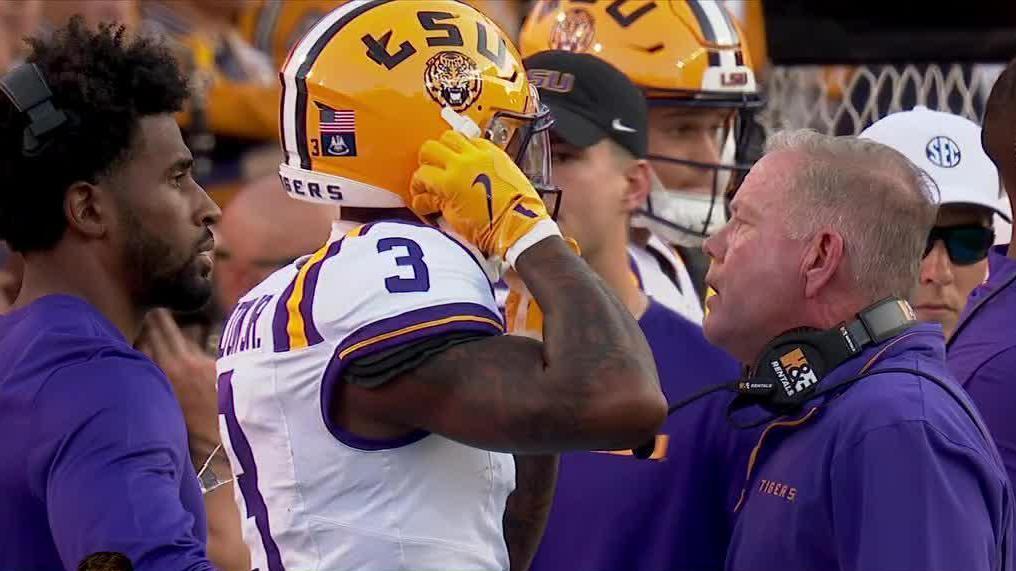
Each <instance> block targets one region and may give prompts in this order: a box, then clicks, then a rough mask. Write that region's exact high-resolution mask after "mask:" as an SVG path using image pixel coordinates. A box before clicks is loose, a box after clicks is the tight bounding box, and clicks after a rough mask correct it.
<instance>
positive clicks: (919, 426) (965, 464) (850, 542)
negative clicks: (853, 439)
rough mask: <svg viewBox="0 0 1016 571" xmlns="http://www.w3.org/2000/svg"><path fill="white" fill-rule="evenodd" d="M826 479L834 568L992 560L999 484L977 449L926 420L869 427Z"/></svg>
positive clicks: (926, 569) (932, 567)
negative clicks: (836, 564)
mask: <svg viewBox="0 0 1016 571" xmlns="http://www.w3.org/2000/svg"><path fill="white" fill-rule="evenodd" d="M831 479H832V481H831V482H830V489H831V490H832V491H833V497H832V498H831V499H830V501H831V504H832V513H833V518H832V519H833V532H834V537H835V541H836V547H835V548H836V551H837V553H838V559H839V561H840V562H841V563H842V564H841V567H840V569H842V570H844V571H852V570H857V571H867V570H871V569H921V570H922V571H956V570H957V569H995V568H997V564H998V561H997V557H998V556H997V553H996V547H995V545H996V537H1001V532H999V535H996V527H1000V526H1001V525H1002V524H1001V523H1000V521H1001V519H1002V516H1001V514H1000V513H997V512H998V506H1001V505H1002V504H1003V498H1002V494H1003V493H1004V490H1003V489H1002V487H1001V484H1000V482H999V481H998V478H997V476H993V471H992V470H991V469H989V468H988V466H987V461H986V460H984V459H983V458H982V456H981V455H980V453H979V452H977V451H975V450H972V449H971V448H969V447H967V446H965V445H963V444H957V443H954V442H952V441H951V440H950V439H948V438H947V437H946V436H944V435H943V434H942V433H940V432H939V431H938V430H936V429H935V428H933V427H931V426H929V425H928V424H926V423H925V422H923V421H908V422H901V423H897V424H892V425H889V426H884V427H882V428H876V429H874V430H871V431H870V432H868V433H867V434H865V436H864V437H863V438H862V439H861V441H859V442H857V443H856V444H854V445H852V446H851V447H849V448H848V449H846V450H845V451H843V452H841V453H839V454H838V455H837V456H836V458H835V459H834V460H833V467H832V473H831Z"/></svg>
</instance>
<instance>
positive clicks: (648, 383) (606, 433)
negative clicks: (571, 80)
mask: <svg viewBox="0 0 1016 571" xmlns="http://www.w3.org/2000/svg"><path fill="white" fill-rule="evenodd" d="M517 267H518V270H519V273H520V274H521V275H522V277H523V279H524V280H525V281H526V284H527V285H528V287H529V288H530V291H531V292H532V293H533V295H534V297H535V298H536V300H537V302H538V303H539V304H540V306H541V307H542V308H543V311H544V320H545V321H544V341H543V342H542V343H540V342H538V341H534V340H532V339H528V338H524V337H515V336H510V335H508V336H497V337H487V338H484V339H480V340H476V341H471V342H468V343H463V344H461V345H457V346H454V347H451V348H448V349H446V350H444V351H442V352H441V353H440V354H437V355H434V356H431V357H429V358H428V359H427V360H426V361H425V362H423V363H422V364H420V365H419V366H417V367H416V368H415V369H413V370H411V371H409V372H407V373H405V374H404V375H402V376H400V377H398V378H397V379H395V380H394V381H393V382H390V383H387V384H385V385H384V386H382V387H379V388H377V389H371V390H367V389H358V388H356V387H352V386H347V388H346V391H347V393H346V397H345V398H344V399H343V400H342V401H340V402H344V403H346V405H347V406H349V407H351V408H355V409H356V410H357V411H359V413H364V414H367V415H368V416H370V418H372V419H374V420H381V421H386V422H389V423H393V424H398V425H399V426H403V427H407V428H408V427H419V428H423V429H426V430H429V431H431V432H436V433H439V434H443V435H445V436H447V437H449V438H453V439H456V440H459V441H461V442H464V443H466V444H469V445H472V446H476V447H480V448H486V449H490V450H503V451H507V452H523V453H554V452H563V451H569V450H590V449H600V450H602V449H618V448H630V447H632V446H637V445H639V444H641V443H642V442H644V441H645V440H647V439H648V438H650V437H652V435H653V433H654V431H655V430H656V428H658V427H659V425H660V423H662V422H663V418H664V415H665V412H666V401H665V399H664V397H663V394H662V393H661V392H660V387H659V381H658V379H657V377H656V368H655V366H654V362H653V357H652V354H651V353H650V351H649V347H648V345H647V343H646V340H645V338H644V337H643V336H642V332H641V330H640V329H639V327H638V324H637V323H636V322H635V320H634V319H632V317H631V315H630V314H629V312H628V310H627V309H626V308H625V307H624V306H623V305H622V304H621V303H620V302H619V301H617V299H616V298H614V296H613V295H612V294H611V293H609V292H608V291H607V288H606V286H605V285H604V284H603V282H602V281H600V279H599V277H597V276H596V275H595V274H594V273H593V272H592V270H590V269H589V266H587V265H586V263H585V262H583V261H582V259H581V258H578V257H577V256H575V255H574V254H573V253H572V252H571V250H570V249H568V246H566V245H565V243H564V241H563V240H561V239H559V238H549V239H547V240H544V241H543V242H540V243H539V244H537V245H536V246H533V247H532V248H530V249H529V250H527V251H526V252H525V253H524V254H523V255H522V256H520V259H519V261H518V264H517ZM354 401H355V402H354ZM340 416H341V415H340Z"/></svg>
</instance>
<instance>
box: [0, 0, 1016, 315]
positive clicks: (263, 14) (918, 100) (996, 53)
mask: <svg viewBox="0 0 1016 571" xmlns="http://www.w3.org/2000/svg"><path fill="white" fill-rule="evenodd" d="M343 1H344V0H214V1H208V0H52V1H47V0H0V70H5V69H9V68H10V67H11V66H13V65H15V64H16V63H17V62H19V61H20V59H21V58H22V56H23V54H24V53H25V49H26V44H25V42H24V41H23V38H25V37H27V36H40V35H42V36H45V34H47V32H48V31H50V30H53V29H55V28H57V27H59V26H60V25H62V24H63V23H65V22H66V21H67V20H68V19H69V18H70V17H71V16H72V15H74V14H81V15H83V17H84V19H85V21H86V22H87V23H88V24H89V25H93V26H95V25H98V24H99V23H100V22H103V21H111V20H115V21H118V22H123V23H126V24H127V26H128V27H129V28H131V29H133V30H136V31H139V32H141V33H145V34H157V35H160V36H162V37H164V38H165V40H166V41H167V42H168V43H169V45H171V46H172V47H173V48H174V50H175V51H176V52H177V54H178V56H179V60H180V62H182V65H184V66H185V67H186V69H187V70H188V72H189V73H190V76H191V79H192V81H193V98H192V100H191V101H190V104H189V106H188V108H187V109H186V110H185V111H184V112H183V113H181V114H180V117H179V120H180V124H181V126H182V127H183V129H184V130H185V136H186V138H187V142H188V145H189V146H190V148H191V150H192V151H193V153H194V155H195V158H196V165H195V173H196V176H197V178H198V181H199V182H200V183H201V184H202V185H203V186H204V187H205V188H206V190H208V191H209V193H210V194H211V195H212V197H213V198H214V199H215V200H216V201H217V202H218V203H219V205H220V206H221V207H223V208H226V207H227V206H228V204H229V203H230V201H231V200H232V199H233V197H234V196H236V194H237V192H238V191H239V190H240V189H241V188H244V187H245V186H246V185H252V186H253V187H257V186H258V185H261V186H265V185H269V186H270V185H272V184H273V183H271V182H267V181H270V180H272V179H274V173H275V172H276V169H277V166H278V163H279V150H278V144H277V141H276V140H277V137H278V130H277V124H278V111H277V109H278V107H277V104H276V101H277V98H278V94H279V84H278V79H277V70H278V69H279V67H280V65H281V64H282V63H283V61H284V59H285V57H286V55H287V53H288V50H289V48H290V46H291V45H292V44H293V43H294V42H295V41H296V40H298V39H299V38H300V36H301V35H302V34H303V33H304V32H305V31H306V30H307V29H309V27H310V26H312V25H313V24H314V23H315V22H316V21H317V20H318V19H319V18H321V17H322V16H323V15H325V14H326V13H328V11H330V10H331V9H333V8H335V7H336V6H339V5H341V4H342V3H343ZM717 1H720V2H723V3H724V4H725V5H726V7H727V8H728V10H729V11H730V13H731V14H732V15H733V16H734V17H735V18H736V19H737V20H738V23H739V24H740V26H741V27H742V29H743V31H744V34H745V36H746V40H747V43H748V47H749V48H750V50H751V53H752V59H753V62H754V65H755V68H756V77H757V78H758V79H759V84H760V87H761V88H762V91H763V92H764V94H765V106H764V107H763V108H762V109H761V110H760V111H759V112H757V113H756V115H755V120H756V121H758V122H759V123H760V125H761V127H762V129H761V132H762V133H764V134H766V135H768V134H771V133H772V132H774V131H775V130H778V129H781V128H796V127H811V128H814V129H816V130H818V131H820V132H824V133H830V134H839V135H845V134H853V135H856V134H859V133H860V132H861V131H862V130H863V129H865V128H866V127H867V126H869V125H870V124H871V123H873V122H874V121H876V120H877V119H879V118H881V117H884V116H885V115H888V114H889V113H891V112H895V111H901V110H907V109H910V108H912V107H914V106H915V105H925V106H927V107H929V108H931V109H933V110H941V111H948V112H950V113H954V114H957V115H961V116H963V117H966V118H967V119H970V120H972V121H974V122H979V121H980V120H981V116H982V115H983V110H984V103H985V100H986V99H987V95H988V92H989V91H990V88H991V85H992V83H993V82H994V79H995V78H996V77H997V75H998V74H999V73H1000V71H1001V69H1002V63H1003V62H1004V61H1007V59H1008V57H1006V55H1005V54H1012V53H1016V49H1013V44H1014V42H1016V40H1014V39H1013V38H1016V34H1012V33H1009V34H1006V33H1005V32H1006V31H1010V32H1011V31H1012V30H1011V29H1010V28H1007V27H1006V25H1005V23H1006V22H1010V21H1012V20H1014V18H1013V14H1012V13H1011V12H1013V10H1014V8H1013V7H1012V6H1005V5H1004V4H1000V5H998V6H995V7H994V8H993V10H992V11H985V12H984V13H977V12H974V11H967V12H963V11H961V13H959V14H955V13H953V11H942V13H938V12H924V13H921V14H916V15H915V14H913V13H912V12H913V11H912V10H910V9H909V8H906V7H904V6H895V5H887V6H882V7H880V8H879V10H878V11H877V12H874V11H872V10H869V9H867V8H865V7H864V6H854V5H852V4H849V3H824V4H820V3H814V2H804V1H802V0H787V1H782V2H763V1H762V0H717ZM468 2H469V3H470V4H473V5H474V6H475V7H477V8H478V9H480V10H481V11H483V12H485V13H486V14H487V15H488V16H490V17H491V18H492V19H493V20H495V21H496V22H497V23H498V24H499V25H501V26H502V28H503V29H504V30H505V31H506V32H507V33H508V34H509V35H510V36H512V37H513V38H515V39H516V40H517V39H518V37H519V32H520V30H521V28H522V25H523V22H524V21H525V18H526V16H527V13H528V11H529V10H530V8H531V7H532V2H531V0H468ZM870 7H871V6H868V8H870ZM999 204H1000V208H1001V209H1003V210H1004V211H1008V209H1009V205H1008V202H1007V201H1006V200H1004V198H1003V193H1002V192H1001V189H1000V191H999ZM227 216H228V217H229V215H228V214H227ZM231 218H237V219H242V218H243V217H242V216H231ZM995 230H996V241H997V243H1000V244H1001V243H1006V242H1008V240H1009V235H1010V229H1009V225H1008V224H1007V223H1006V222H1005V221H1004V220H1003V219H1002V218H996V220H995ZM280 239H283V238H280ZM220 244H221V246H222V248H223V251H222V252H220V253H219V260H218V261H219V262H220V264H219V271H218V272H217V273H218V274H219V276H220V280H226V281H229V280H232V281H233V282H235V283H234V285H233V286H230V288H231V289H233V290H234V291H236V292H238V291H242V290H243V289H244V287H245V286H246V287H247V288H249V287H250V286H252V285H254V284H255V283H257V282H258V281H259V280H260V279H261V278H263V277H265V276H267V275H268V274H270V273H271V271H273V270H274V269H275V268H276V267H279V266H280V265H282V264H284V263H285V262H288V261H289V259H291V258H292V256H289V255H288V252H285V248H275V250H280V251H281V254H280V255H276V254H277V253H278V252H264V251H260V252H259V251H258V248H255V247H251V248H248V249H250V250H252V251H251V252H249V253H248V252H239V251H232V250H233V249H236V248H244V247H245V246H244V245H240V244H233V245H231V244H229V241H228V238H226V239H222V237H220ZM293 253H294V254H295V253H296V251H294V252H293ZM2 267H3V272H2V276H0V292H2V296H0V303H5V302H9V301H10V299H12V298H13V295H14V294H16V292H17V284H18V270H19V260H18V259H17V258H16V257H15V256H11V255H9V254H7V253H6V252H4V253H3V255H2ZM230 288H227V289H230ZM219 301H220V302H223V303H225V304H226V305H228V303H229V300H223V299H220V300H219Z"/></svg>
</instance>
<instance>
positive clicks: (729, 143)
mask: <svg viewBox="0 0 1016 571" xmlns="http://www.w3.org/2000/svg"><path fill="white" fill-rule="evenodd" d="M743 37H744V36H743V34H742V32H741V30H740V28H739V27H738V25H737V22H736V21H735V20H734V18H733V17H732V16H731V15H730V14H729V13H728V12H727V10H726V8H725V7H724V6H723V4H722V3H721V2H715V1H712V0H594V1H582V0H537V2H536V3H535V4H534V5H533V7H532V9H531V12H530V14H529V17H528V19H527V20H526V24H525V26H524V27H523V29H522V37H521V40H520V45H521V47H522V53H523V55H524V56H526V57H528V56H530V55H532V54H534V53H537V52H540V51H545V50H552V49H560V50H569V51H580V52H587V53H590V54H593V55H596V56H598V57H601V58H603V59H604V60H606V61H608V62H610V63H611V64H612V65H614V66H615V67H617V68H618V69H620V70H621V71H622V72H624V73H625V75H627V76H628V78H629V79H631V80H632V82H633V83H635V84H636V85H638V86H639V87H640V88H642V90H643V92H644V93H645V96H646V101H647V103H648V104H649V107H650V133H651V136H650V154H649V155H648V158H649V159H650V160H652V161H653V162H654V166H655V170H656V172H657V174H658V175H659V177H660V179H661V181H662V185H656V186H657V188H655V189H654V190H653V191H652V192H651V193H650V197H649V200H648V202H647V206H646V208H645V209H644V211H642V212H641V213H640V216H638V217H637V219H636V221H635V222H636V224H637V225H644V226H649V227H650V228H652V229H653V230H654V231H656V232H657V233H659V234H660V235H661V236H663V237H664V238H667V239H669V241H671V242H672V243H677V244H683V245H687V246H696V245H698V244H700V243H701V241H702V240H703V239H704V237H705V236H707V235H708V234H710V233H712V231H714V230H716V229H718V228H719V227H720V226H722V225H723V223H724V222H725V218H726V209H725V204H724V202H723V198H724V196H725V193H727V192H728V191H729V190H731V189H733V188H736V184H738V183H739V182H740V179H741V178H742V177H743V174H744V173H745V172H746V171H747V169H748V167H749V166H750V165H749V164H747V163H748V161H747V160H746V159H747V156H748V150H749V147H750V142H751V137H752V136H754V135H755V134H757V133H758V130H756V129H754V128H753V127H754V120H753V119H752V117H751V110H753V109H755V108H757V107H759V106H760V105H761V98H760V97H759V94H758V86H757V85H756V82H755V73H754V70H753V65H754V64H753V62H752V57H751V54H750V52H749V50H748V46H747V45H746V43H745V42H744V40H743ZM660 107H666V108H668V109H667V110H659V109H658V108H660ZM654 110H655V113H654ZM696 115H697V116H698V117H695V116H696ZM704 115H708V117H709V120H708V121H709V123H708V129H709V130H708V134H707V135H704V136H703V137H701V138H699V139H696V140H697V141H699V142H698V143H696V144H695V145H690V144H673V145H665V144H659V145H654V141H653V138H654V137H657V136H658V135H660V133H665V131H664V130H663V129H659V128H658V127H659V125H653V121H654V117H660V118H663V117H668V118H674V119H676V121H683V122H685V123H686V124H688V125H690V127H688V128H689V129H700V128H703V127H702V126H703V125H705V124H706V121H705V120H703V119H702V118H701V117H702V116H704ZM682 128H683V127H682V126H681V125H676V126H674V127H668V128H667V129H666V131H673V132H677V131H678V130H680V129H682ZM678 136H680V134H677V135H674V138H675V139H676V138H677V137H678ZM658 138H659V139H660V141H655V142H657V143H663V142H664V141H663V139H664V137H658ZM654 146H655V147H657V148H655V149H654ZM682 147H683V148H689V147H690V148H692V149H694V152H687V153H685V152H681V151H676V152H675V151H663V152H661V150H662V149H665V148H682ZM703 147H711V149H712V150H710V152H705V151H704V150H702V148H703ZM654 151H655V153H654ZM710 187H711V188H710ZM710 191H711V192H710Z"/></svg>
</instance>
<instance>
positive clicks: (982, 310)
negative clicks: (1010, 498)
mask: <svg viewBox="0 0 1016 571" xmlns="http://www.w3.org/2000/svg"><path fill="white" fill-rule="evenodd" d="M1007 248H1008V246H996V247H995V248H993V249H992V251H991V254H990V256H989V258H988V267H989V269H990V270H989V274H988V281H987V282H986V283H985V284H984V285H982V286H979V287H978V288H977V289H975V290H974V292H973V293H972V294H971V295H970V299H969V300H968V301H967V307H966V308H965V309H964V312H963V315H962V316H961V318H960V323H959V325H958V326H957V329H956V333H955V334H954V335H953V336H952V338H951V339H949V345H948V357H947V359H948V362H949V369H950V370H951V371H952V373H953V375H955V377H956V381H957V382H958V383H960V384H961V385H963V388H964V389H966V391H967V392H968V393H970V397H971V398H972V399H973V400H974V402H975V403H976V404H977V408H979V409H980V411H981V414H982V415H984V422H985V423H987V425H988V428H989V429H990V430H991V435H992V437H994V439H995V446H997V447H998V451H999V453H1000V454H1001V455H1002V461H1003V462H1005V468H1006V472H1008V474H1009V480H1010V481H1011V482H1016V415H1014V413H1016V260H1012V259H1009V258H1008V257H1006V249H1007Z"/></svg>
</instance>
